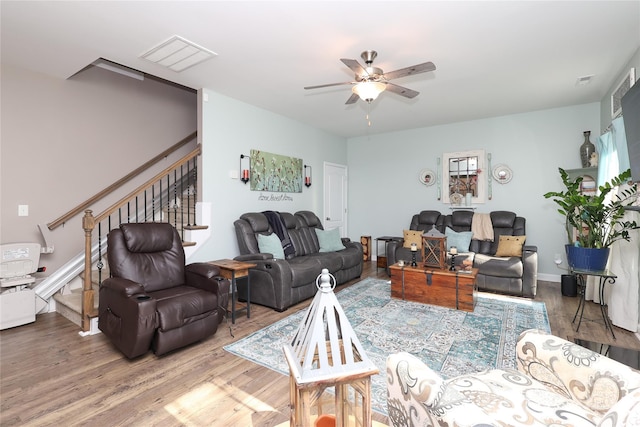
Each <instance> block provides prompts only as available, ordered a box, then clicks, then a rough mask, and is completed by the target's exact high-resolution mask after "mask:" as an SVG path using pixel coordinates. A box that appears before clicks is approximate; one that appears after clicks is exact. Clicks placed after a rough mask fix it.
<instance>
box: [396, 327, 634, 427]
mask: <svg viewBox="0 0 640 427" xmlns="http://www.w3.org/2000/svg"><path fill="white" fill-rule="evenodd" d="M516 352H517V359H518V371H516V370H501V369H493V370H488V371H483V372H479V373H475V374H470V375H463V376H460V377H457V378H452V379H449V380H445V379H443V378H442V377H441V376H440V375H439V374H438V373H436V372H434V371H433V370H431V369H430V368H429V367H428V366H427V365H425V364H424V363H422V361H420V360H419V359H417V358H416V357H414V356H412V355H410V354H408V353H404V352H403V353H397V354H393V355H391V356H389V357H388V358H387V391H388V393H387V396H388V400H387V403H388V413H389V422H390V423H391V425H393V426H397V427H400V426H403V427H404V426H454V425H455V426H487V425H488V426H505V425H527V426H530V425H531V426H551V425H553V426H590V425H591V426H623V425H624V426H632V425H635V426H638V425H640V372H639V371H636V370H634V369H632V368H630V367H628V366H626V365H623V364H621V363H618V362H616V361H614V360H611V359H609V358H607V357H605V356H602V355H600V354H598V353H595V352H593V351H591V350H588V349H585V348H584V347H581V346H579V345H577V344H574V343H572V342H569V341H566V340H564V339H561V338H558V337H556V336H553V335H549V334H547V333H545V332H542V331H536V330H529V331H525V332H523V333H522V334H521V335H520V338H519V340H518V344H517V346H516Z"/></svg>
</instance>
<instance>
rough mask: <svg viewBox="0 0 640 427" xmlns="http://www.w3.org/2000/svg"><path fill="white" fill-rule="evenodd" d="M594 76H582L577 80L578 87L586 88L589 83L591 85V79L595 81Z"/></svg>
mask: <svg viewBox="0 0 640 427" xmlns="http://www.w3.org/2000/svg"><path fill="white" fill-rule="evenodd" d="M593 76H594V75H593V74H591V75H589V76H582V77H578V80H576V86H584V85H588V84H589V83H591V79H593Z"/></svg>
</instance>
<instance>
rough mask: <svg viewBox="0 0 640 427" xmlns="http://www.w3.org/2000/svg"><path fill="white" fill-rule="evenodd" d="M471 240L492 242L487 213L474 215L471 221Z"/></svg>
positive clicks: (489, 217) (489, 220) (491, 231)
mask: <svg viewBox="0 0 640 427" xmlns="http://www.w3.org/2000/svg"><path fill="white" fill-rule="evenodd" d="M471 232H472V233H473V236H472V238H473V239H476V240H488V241H490V242H493V239H494V236H493V224H492V223H491V215H489V214H488V213H474V214H473V218H472V219H471Z"/></svg>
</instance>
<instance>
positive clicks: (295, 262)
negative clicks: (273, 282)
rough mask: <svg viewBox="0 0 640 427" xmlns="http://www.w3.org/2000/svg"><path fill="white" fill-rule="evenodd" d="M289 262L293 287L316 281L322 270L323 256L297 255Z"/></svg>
mask: <svg viewBox="0 0 640 427" xmlns="http://www.w3.org/2000/svg"><path fill="white" fill-rule="evenodd" d="M287 262H288V263H289V268H290V269H291V287H292V288H297V287H298V286H304V285H308V284H309V283H313V282H315V281H316V278H317V277H318V275H319V274H320V273H321V272H322V267H323V266H322V258H320V257H317V256H313V255H308V256H303V257H295V258H291V259H290V260H289V261H287Z"/></svg>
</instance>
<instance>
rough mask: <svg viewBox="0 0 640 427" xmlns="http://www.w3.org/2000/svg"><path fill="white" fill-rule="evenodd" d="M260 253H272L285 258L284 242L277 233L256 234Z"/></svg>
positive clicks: (274, 255)
mask: <svg viewBox="0 0 640 427" xmlns="http://www.w3.org/2000/svg"><path fill="white" fill-rule="evenodd" d="M256 237H257V239H258V248H259V249H260V253H263V254H264V253H266V254H272V255H273V258H275V259H284V250H283V249H282V242H281V241H280V238H279V237H278V235H277V234H276V233H271V234H256Z"/></svg>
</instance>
